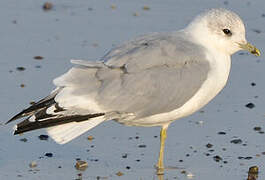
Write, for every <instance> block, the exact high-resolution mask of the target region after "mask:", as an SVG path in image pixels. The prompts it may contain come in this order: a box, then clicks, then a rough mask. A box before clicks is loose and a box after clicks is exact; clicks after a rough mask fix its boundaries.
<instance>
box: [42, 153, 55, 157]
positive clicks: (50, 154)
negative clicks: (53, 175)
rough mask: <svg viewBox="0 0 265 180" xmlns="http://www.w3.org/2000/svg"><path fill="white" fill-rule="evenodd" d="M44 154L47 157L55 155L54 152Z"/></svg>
mask: <svg viewBox="0 0 265 180" xmlns="http://www.w3.org/2000/svg"><path fill="white" fill-rule="evenodd" d="M44 156H47V157H53V154H52V153H45V155H44Z"/></svg>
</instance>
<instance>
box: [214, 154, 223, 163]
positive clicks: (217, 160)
mask: <svg viewBox="0 0 265 180" xmlns="http://www.w3.org/2000/svg"><path fill="white" fill-rule="evenodd" d="M213 160H215V161H216V162H220V161H222V160H223V158H221V157H220V156H218V155H217V156H214V157H213Z"/></svg>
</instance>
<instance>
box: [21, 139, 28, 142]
mask: <svg viewBox="0 0 265 180" xmlns="http://www.w3.org/2000/svg"><path fill="white" fill-rule="evenodd" d="M20 141H21V142H27V141H28V139H27V138H21V139H20Z"/></svg>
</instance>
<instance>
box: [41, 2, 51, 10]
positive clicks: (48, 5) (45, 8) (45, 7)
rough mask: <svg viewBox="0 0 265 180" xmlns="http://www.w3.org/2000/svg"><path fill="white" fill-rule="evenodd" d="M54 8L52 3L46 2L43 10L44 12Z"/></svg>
mask: <svg viewBox="0 0 265 180" xmlns="http://www.w3.org/2000/svg"><path fill="white" fill-rule="evenodd" d="M52 8H53V4H52V3H51V2H45V3H44V4H43V6H42V9H43V10H44V11H48V10H51V9H52Z"/></svg>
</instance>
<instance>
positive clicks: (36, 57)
mask: <svg viewBox="0 0 265 180" xmlns="http://www.w3.org/2000/svg"><path fill="white" fill-rule="evenodd" d="M34 59H36V60H42V59H43V57H42V56H34Z"/></svg>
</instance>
